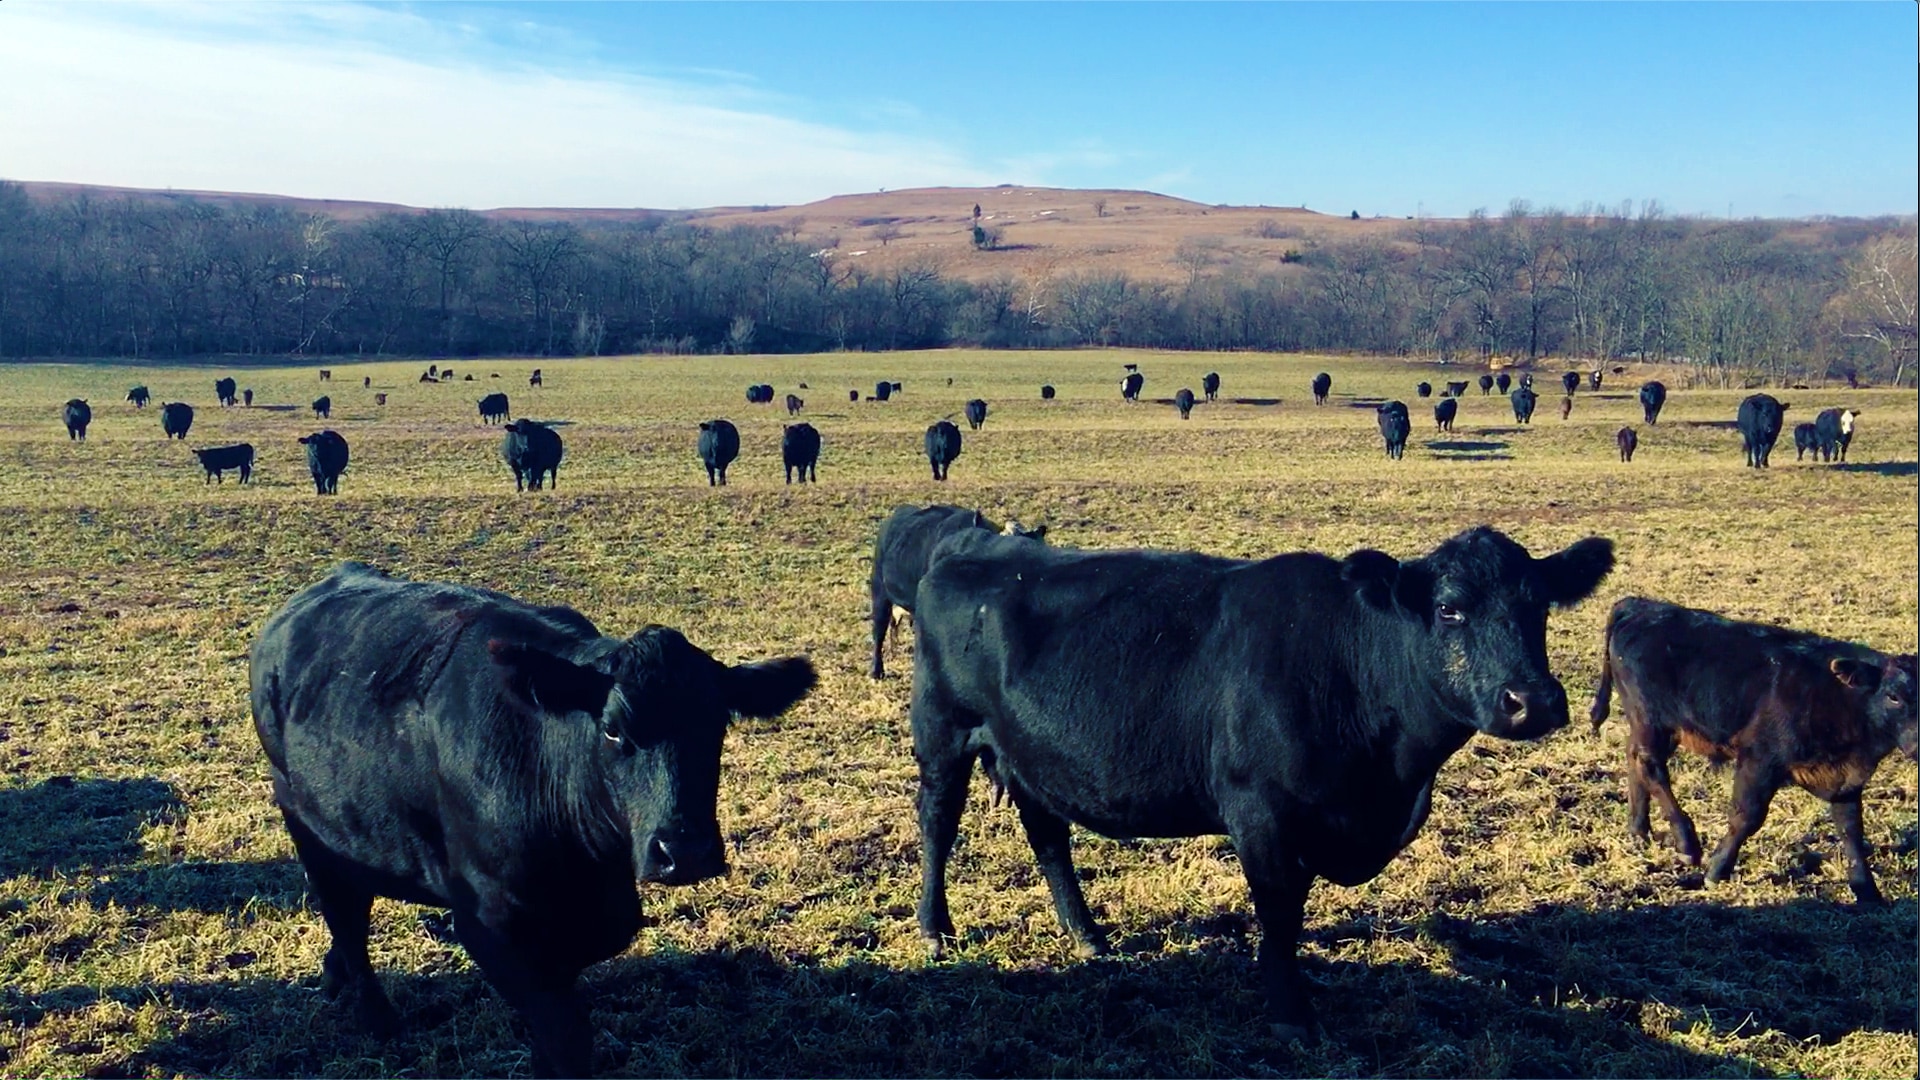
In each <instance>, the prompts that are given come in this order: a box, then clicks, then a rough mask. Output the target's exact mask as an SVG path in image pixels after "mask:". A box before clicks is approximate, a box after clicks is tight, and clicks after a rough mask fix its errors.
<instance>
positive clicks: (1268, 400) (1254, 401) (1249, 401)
mask: <svg viewBox="0 0 1920 1080" xmlns="http://www.w3.org/2000/svg"><path fill="white" fill-rule="evenodd" d="M1226 400H1227V402H1228V403H1229V404H1232V405H1278V404H1280V400H1281V399H1279V398H1277V397H1231V398H1227V399H1226Z"/></svg>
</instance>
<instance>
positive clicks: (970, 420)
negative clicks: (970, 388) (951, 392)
mask: <svg viewBox="0 0 1920 1080" xmlns="http://www.w3.org/2000/svg"><path fill="white" fill-rule="evenodd" d="M986 422H987V403H986V402H985V401H982V400H981V399H979V398H974V399H973V400H972V401H969V402H967V426H968V427H970V428H972V429H973V430H975V431H979V430H980V425H981V424H984V423H986Z"/></svg>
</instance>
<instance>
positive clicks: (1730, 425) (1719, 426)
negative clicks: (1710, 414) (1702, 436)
mask: <svg viewBox="0 0 1920 1080" xmlns="http://www.w3.org/2000/svg"><path fill="white" fill-rule="evenodd" d="M1668 423H1670V424H1672V425H1674V426H1675V427H1690V428H1706V429H1707V430H1709V431H1739V430H1740V421H1738V420H1670V421H1668Z"/></svg>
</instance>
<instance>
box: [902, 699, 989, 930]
mask: <svg viewBox="0 0 1920 1080" xmlns="http://www.w3.org/2000/svg"><path fill="white" fill-rule="evenodd" d="M913 681H914V695H913V710H912V724H913V756H914V760H915V761H916V762H918V763H919V766H920V791H919V812H920V907H919V911H918V916H919V921H920V937H921V938H922V939H923V940H924V941H925V942H926V945H927V954H928V955H929V956H931V957H933V958H934V959H939V958H940V957H941V956H942V955H944V954H945V952H946V939H947V938H950V937H952V936H953V915H952V913H951V912H950V911H948V910H947V859H948V857H950V856H951V855H952V854H953V842H954V840H955V838H957V837H958V836H959V834H960V812H961V811H962V810H963V809H965V807H966V803H967V782H968V780H969V779H971V777H972V775H973V759H974V756H975V751H974V749H973V748H972V747H971V746H969V745H968V740H967V733H966V731H965V730H964V729H963V728H962V727H961V726H960V725H959V724H958V723H957V722H956V718H955V717H952V716H950V715H949V714H948V712H947V710H945V709H944V708H942V707H941V706H939V705H938V704H937V703H935V702H933V701H932V700H931V697H932V695H931V694H930V693H928V692H926V691H924V690H923V689H922V687H923V686H924V684H925V680H923V679H922V678H920V677H919V673H918V672H916V673H915V678H914V680H913Z"/></svg>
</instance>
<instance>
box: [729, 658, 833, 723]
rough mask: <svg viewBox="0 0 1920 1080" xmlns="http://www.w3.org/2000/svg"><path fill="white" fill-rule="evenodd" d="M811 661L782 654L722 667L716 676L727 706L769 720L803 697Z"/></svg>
mask: <svg viewBox="0 0 1920 1080" xmlns="http://www.w3.org/2000/svg"><path fill="white" fill-rule="evenodd" d="M814 679H815V676H814V671H813V661H811V660H808V659H807V658H806V657H804V656H785V657H781V658H780V659H778V660H765V661H762V662H760V663H758V664H741V665H740V666H738V667H730V668H727V669H726V673H725V674H724V675H722V676H721V678H720V685H721V691H722V693H724V694H725V695H726V699H727V708H728V709H730V710H732V711H734V712H737V713H739V714H740V715H741V716H751V717H753V718H755V719H758V720H770V719H772V718H774V717H776V716H779V715H780V714H781V713H783V712H786V711H787V710H788V709H790V708H792V707H793V704H794V703H795V702H797V701H799V700H800V699H801V698H803V697H805V696H807V691H809V690H811V689H813V684H814Z"/></svg>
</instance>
